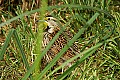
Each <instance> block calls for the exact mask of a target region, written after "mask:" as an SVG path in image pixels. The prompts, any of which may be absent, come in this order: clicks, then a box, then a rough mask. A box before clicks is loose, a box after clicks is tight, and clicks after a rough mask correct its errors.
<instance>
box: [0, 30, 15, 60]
mask: <svg viewBox="0 0 120 80" xmlns="http://www.w3.org/2000/svg"><path fill="white" fill-rule="evenodd" d="M13 33H14V29H11V30H10V32H9V34H8V35H7V37H6V40H5V42H4V45H3V47H2V50H1V52H0V60H2V59H3V55H4V53H5V51H6V49H7V47H8V44H9V42H10V39H11V37H12V35H13Z"/></svg>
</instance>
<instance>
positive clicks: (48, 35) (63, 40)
mask: <svg viewBox="0 0 120 80" xmlns="http://www.w3.org/2000/svg"><path fill="white" fill-rule="evenodd" d="M52 19H54V18H51V17H48V19H47V20H46V22H47V23H49V24H48V27H47V28H46V30H45V32H44V38H43V48H45V47H46V46H47V44H48V43H49V42H50V41H51V40H52V39H53V37H54V36H55V35H56V33H57V32H58V31H59V30H60V28H59V27H58V25H57V23H56V22H55V21H54V20H53V21H52ZM52 22H53V24H52ZM51 28H52V29H51ZM50 29H51V30H50ZM66 36H67V37H66ZM72 37H73V33H72V32H71V31H70V30H69V28H68V29H66V30H65V31H64V32H63V33H62V34H61V35H60V36H59V38H58V39H57V40H56V41H55V42H54V44H53V45H52V46H51V48H50V49H49V51H48V52H47V53H46V55H45V56H44V58H43V59H42V68H44V67H45V66H46V65H47V64H48V63H49V62H50V61H51V60H52V59H53V58H54V57H55V56H56V55H57V53H59V52H60V50H61V49H62V48H63V47H64V46H65V45H66V44H67V42H68V41H67V38H68V40H70V39H71V38H72ZM78 53H79V49H78V46H77V44H76V43H74V44H73V46H72V47H70V48H69V49H68V50H67V52H65V53H64V54H63V56H62V57H61V58H60V59H59V60H58V61H57V63H56V65H55V66H54V68H55V67H57V66H59V65H61V64H62V63H64V62H65V61H66V60H68V59H70V58H71V57H73V56H74V55H76V54H78ZM71 64H72V62H71V63H69V64H68V65H66V67H69V66H71Z"/></svg>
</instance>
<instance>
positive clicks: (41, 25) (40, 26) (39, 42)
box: [34, 0, 47, 79]
mask: <svg viewBox="0 0 120 80" xmlns="http://www.w3.org/2000/svg"><path fill="white" fill-rule="evenodd" d="M46 10H47V0H42V3H41V6H40V20H43V21H40V22H39V23H38V32H37V35H36V45H35V54H36V58H35V59H37V57H38V55H41V53H42V41H43V28H44V27H45V25H44V23H45V22H44V18H45V13H46ZM40 64H41V59H40V61H37V64H36V68H35V74H34V75H35V76H37V75H38V74H39V73H40ZM35 79H36V78H35Z"/></svg>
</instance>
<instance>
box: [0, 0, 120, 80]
mask: <svg viewBox="0 0 120 80" xmlns="http://www.w3.org/2000/svg"><path fill="white" fill-rule="evenodd" d="M33 1H34V0H33ZM43 1H44V0H43ZM59 1H62V2H63V5H59V6H58V5H57V3H58V2H59ZM59 1H54V2H53V3H56V5H55V6H49V5H48V7H47V5H46V3H43V4H44V5H46V7H40V9H35V8H37V7H35V8H34V7H31V9H30V11H23V10H22V7H21V6H18V7H17V8H16V13H15V14H16V15H17V16H15V17H12V16H13V15H12V14H11V13H5V11H4V12H3V11H1V13H0V14H1V15H3V17H4V18H5V19H6V22H2V20H1V22H2V23H1V24H0V27H1V31H2V32H1V34H0V35H3V36H4V35H5V37H6V39H5V41H4V45H0V46H1V47H0V60H1V61H0V76H1V77H0V79H1V80H6V79H14V80H17V79H18V80H19V79H20V80H21V79H22V80H26V79H28V78H30V80H33V79H36V80H37V79H38V80H41V79H45V80H54V79H55V80H63V79H65V80H76V79H77V80H93V79H97V80H99V79H100V80H119V79H120V61H119V59H120V13H119V12H118V11H116V10H114V9H113V10H112V9H111V7H112V5H114V4H113V1H111V0H108V1H105V0H102V1H101V0H97V1H95V0H86V1H85V0H71V1H69V0H59ZM31 4H32V6H33V5H34V2H31ZM119 7H120V6H119ZM32 9H34V10H32ZM26 10H27V9H26ZM47 10H48V11H47ZM8 11H9V12H10V6H9V7H8ZM36 12H39V13H40V18H37V16H38V14H37V16H36V14H35V13H36ZM46 12H49V13H51V15H52V16H53V17H55V18H57V19H58V23H59V25H60V28H61V30H60V31H59V32H58V33H57V34H56V35H55V36H54V38H53V39H52V40H51V41H50V43H49V44H48V45H47V47H46V48H45V49H44V50H43V51H42V52H41V49H40V47H41V41H42V33H43V31H42V30H43V29H42V28H41V26H39V27H37V26H38V25H37V24H36V23H35V21H34V20H36V19H43V18H44V16H45V13H46ZM11 15H12V16H11ZM26 16H27V17H26ZM3 17H2V18H3ZM11 17H12V18H11ZM34 18H36V19H34ZM61 22H62V24H61ZM13 23H14V24H15V29H13V25H12V24H13ZM36 25H37V26H36ZM39 25H42V23H39ZM33 27H34V28H35V29H33ZM66 27H69V28H70V30H71V31H72V33H73V34H74V36H73V37H72V39H67V40H68V43H67V44H66V45H65V46H64V48H63V49H62V50H61V51H60V52H59V53H58V54H57V56H56V57H54V58H53V60H52V61H51V62H50V63H49V64H48V65H47V66H46V67H45V68H44V69H43V70H41V71H39V67H40V64H39V62H40V60H41V59H42V58H43V56H44V55H45V54H46V52H47V51H48V50H49V49H50V47H51V46H52V44H53V43H54V41H55V40H56V39H57V38H58V37H59V35H60V34H62V33H63V31H64V30H65V28H66ZM6 28H8V29H6ZM74 42H77V43H78V44H79V45H80V54H78V55H76V56H74V57H73V58H71V59H69V60H67V61H66V62H65V63H63V64H62V65H61V66H59V67H57V68H56V69H55V70H51V67H53V66H54V64H55V63H56V61H57V60H58V59H59V58H60V57H61V56H62V55H63V54H64V53H65V52H66V51H67V50H68V49H69V47H71V46H72V45H73V43H74ZM36 44H37V45H36ZM36 55H37V56H36ZM79 57H80V59H78V60H77V61H76V62H75V63H74V64H73V65H72V66H71V67H70V68H68V69H67V70H66V71H65V72H63V73H62V74H61V75H59V76H54V74H55V73H57V71H58V70H59V69H61V68H64V66H65V65H66V64H68V63H69V62H72V61H73V60H75V59H77V58H79ZM36 66H37V67H36Z"/></svg>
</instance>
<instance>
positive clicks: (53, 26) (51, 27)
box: [44, 17, 59, 33]
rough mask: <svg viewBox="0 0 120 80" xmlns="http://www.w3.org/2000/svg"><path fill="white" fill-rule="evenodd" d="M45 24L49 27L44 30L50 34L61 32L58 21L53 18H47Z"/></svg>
mask: <svg viewBox="0 0 120 80" xmlns="http://www.w3.org/2000/svg"><path fill="white" fill-rule="evenodd" d="M45 24H46V25H47V26H46V27H45V28H44V30H45V31H47V32H48V33H53V32H54V31H56V30H59V27H58V24H57V19H56V18H53V17H46V18H45Z"/></svg>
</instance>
